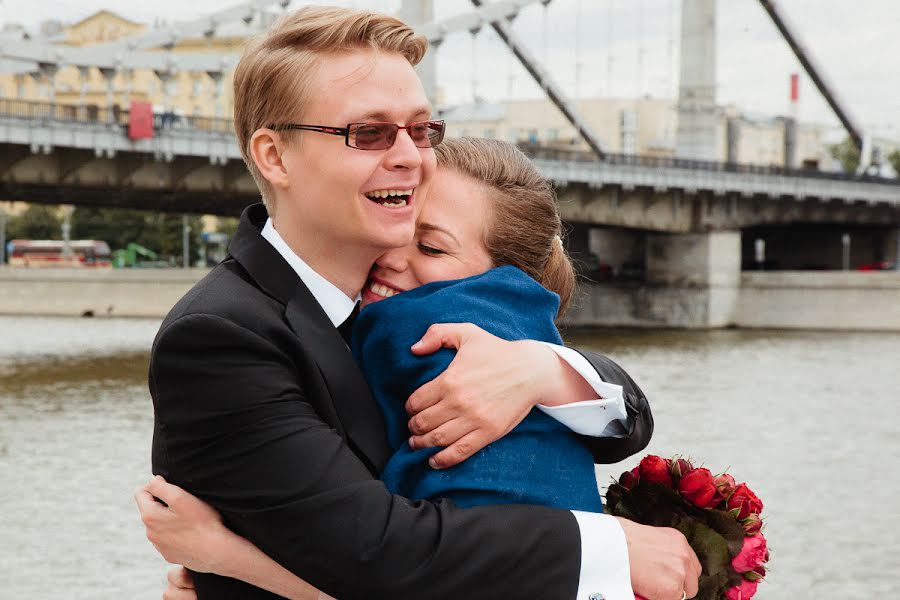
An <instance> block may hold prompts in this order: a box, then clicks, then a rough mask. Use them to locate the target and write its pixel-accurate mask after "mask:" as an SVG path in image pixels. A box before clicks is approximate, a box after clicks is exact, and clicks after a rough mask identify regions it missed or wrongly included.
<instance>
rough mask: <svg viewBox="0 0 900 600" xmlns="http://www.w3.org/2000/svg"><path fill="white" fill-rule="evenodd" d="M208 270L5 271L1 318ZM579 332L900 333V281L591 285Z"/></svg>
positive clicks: (95, 306) (79, 310)
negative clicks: (646, 329)
mask: <svg viewBox="0 0 900 600" xmlns="http://www.w3.org/2000/svg"><path fill="white" fill-rule="evenodd" d="M208 272H209V270H208V269H16V268H3V269H0V314H5V315H20V316H96V317H107V316H112V317H157V318H162V317H164V316H165V315H166V313H167V312H168V311H169V309H170V308H171V307H172V305H174V304H175V302H177V301H178V299H179V298H181V296H183V295H184V294H185V292H187V291H188V290H189V289H190V288H191V286H193V285H194V284H195V283H196V282H197V281H199V280H200V279H201V278H202V277H203V276H204V275H206V273H208ZM580 292H581V294H580V300H579V301H578V302H577V303H576V306H575V307H574V308H573V309H572V310H570V313H569V315H568V316H567V318H566V320H565V324H566V325H567V326H574V327H584V326H587V327H650V328H687V329H695V328H698V327H697V325H696V324H697V323H705V322H709V321H710V319H709V318H708V315H710V314H716V315H717V318H716V320H715V322H716V323H717V327H699V328H718V327H738V328H751V329H760V328H762V329H769V328H775V329H813V330H856V331H900V272H895V271H885V272H852V271H851V272H842V271H773V272H744V273H741V276H740V281H739V285H737V286H733V285H723V286H721V287H717V286H716V285H715V284H713V285H711V286H705V287H697V286H691V285H678V284H677V283H673V284H670V285H650V284H646V283H640V282H627V283H584V284H582V286H581V290H580Z"/></svg>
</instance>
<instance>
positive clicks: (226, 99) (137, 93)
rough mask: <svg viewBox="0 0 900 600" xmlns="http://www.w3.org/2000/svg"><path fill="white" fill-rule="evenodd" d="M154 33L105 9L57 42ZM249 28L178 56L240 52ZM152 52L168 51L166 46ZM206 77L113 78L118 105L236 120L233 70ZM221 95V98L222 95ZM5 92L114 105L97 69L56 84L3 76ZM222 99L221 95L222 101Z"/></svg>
mask: <svg viewBox="0 0 900 600" xmlns="http://www.w3.org/2000/svg"><path fill="white" fill-rule="evenodd" d="M148 31H150V28H149V26H148V25H146V24H143V23H135V22H134V21H130V20H128V19H125V18H124V17H122V16H120V15H117V14H116V13H114V12H112V11H109V10H101V11H99V12H97V13H95V14H93V15H91V16H89V17H87V18H85V19H83V20H81V21H79V22H77V23H74V24H72V25H68V26H65V27H63V30H62V33H61V35H60V36H58V39H56V40H54V43H56V44H59V45H61V46H77V47H84V46H91V45H95V44H103V43H108V42H115V41H118V40H121V39H123V38H128V37H132V36H136V35H141V34H144V33H147V32H148ZM249 33H252V32H251V31H250V30H249V29H248V28H247V27H246V26H241V25H234V26H223V28H222V29H221V31H217V32H216V35H213V36H210V37H208V38H206V37H204V38H201V39H185V40H182V41H181V42H179V43H178V44H176V45H175V46H173V47H172V49H171V50H172V51H173V52H175V53H185V52H207V53H215V54H222V53H226V54H239V53H240V52H241V49H242V47H243V44H244V41H245V40H246V39H247V35H248V34H249ZM151 51H158V52H165V51H166V50H164V49H162V48H157V49H154V50H151ZM216 88H217V85H216V83H215V82H214V81H213V79H212V78H211V77H210V76H209V75H207V74H206V73H190V72H186V71H181V72H177V73H175V75H174V76H173V77H172V78H171V80H170V81H169V82H168V83H165V82H164V81H162V80H161V79H160V78H159V77H158V76H157V75H156V74H155V73H153V72H152V71H150V70H130V69H123V70H121V71H120V72H118V73H117V74H116V75H115V77H114V79H113V94H112V100H113V104H115V105H118V106H119V107H120V108H127V107H128V105H129V103H130V102H131V101H132V100H140V101H147V102H151V103H153V104H154V106H155V108H156V109H157V110H159V111H162V110H173V111H174V112H176V113H179V114H184V115H197V116H204V117H217V116H218V117H226V118H230V116H231V113H232V107H233V103H232V93H231V72H230V71H229V72H228V73H226V75H225V77H224V78H222V81H221V83H220V84H219V90H217V89H216ZM217 92H218V94H217ZM0 94H2V95H3V97H5V98H14V99H18V100H35V101H50V100H54V101H55V102H56V103H58V104H68V105H75V106H80V105H83V106H91V105H94V106H97V107H98V108H99V109H101V110H102V109H104V108H105V107H106V106H107V103H108V95H107V94H108V91H107V84H106V80H105V79H104V77H103V76H102V75H101V73H100V71H99V70H98V69H96V68H91V69H79V68H77V67H63V68H61V69H60V70H59V71H58V72H57V73H56V74H55V75H54V77H53V85H52V86H51V85H50V84H49V82H48V81H46V80H45V79H44V78H43V77H42V76H41V75H40V74H39V73H19V74H14V73H4V74H0ZM217 95H218V96H219V98H218V100H217Z"/></svg>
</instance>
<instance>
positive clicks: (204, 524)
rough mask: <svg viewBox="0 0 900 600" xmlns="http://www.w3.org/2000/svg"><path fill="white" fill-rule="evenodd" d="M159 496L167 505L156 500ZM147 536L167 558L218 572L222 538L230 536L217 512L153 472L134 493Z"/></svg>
mask: <svg viewBox="0 0 900 600" xmlns="http://www.w3.org/2000/svg"><path fill="white" fill-rule="evenodd" d="M156 499H159V500H162V501H163V502H165V504H167V505H168V506H164V505H163V504H160V503H159V502H157V500H156ZM134 500H135V502H136V503H137V505H138V510H140V512H141V520H142V521H143V522H144V526H145V527H146V528H147V539H149V540H150V542H151V543H152V544H153V546H154V547H155V548H156V550H157V552H159V553H160V554H161V555H162V557H163V558H164V559H166V561H167V562H170V563H172V564H177V565H185V566H186V567H188V568H189V569H191V570H193V571H197V572H201V573H219V574H224V573H223V572H222V569H223V563H224V562H225V560H224V559H223V560H219V559H218V558H217V555H218V554H217V548H221V547H222V546H223V544H222V543H221V542H222V540H224V539H226V538H228V537H229V536H234V535H235V534H233V533H232V532H230V531H229V530H228V529H227V528H226V527H225V525H224V524H223V523H222V517H221V515H219V513H218V512H216V510H215V509H214V508H212V507H211V506H209V505H208V504H206V503H205V502H203V501H202V500H200V499H199V498H197V497H195V496H192V495H191V494H189V493H187V492H186V491H184V490H183V489H181V488H180V487H178V486H175V485H172V484H170V483H167V482H166V480H165V479H163V478H162V477H159V476H156V477H154V478H153V479H151V480H150V482H149V483H148V484H147V485H145V486H144V487H142V488H139V489H138V490H137V491H136V492H135V494H134Z"/></svg>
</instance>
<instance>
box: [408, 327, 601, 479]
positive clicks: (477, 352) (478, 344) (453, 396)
mask: <svg viewBox="0 0 900 600" xmlns="http://www.w3.org/2000/svg"><path fill="white" fill-rule="evenodd" d="M440 348H455V349H457V354H456V357H455V358H454V359H453V362H451V363H450V366H449V367H448V368H447V370H446V371H444V372H443V373H442V374H441V375H440V376H438V377H436V378H435V379H434V380H432V381H430V382H429V383H426V384H425V385H423V386H422V387H420V388H419V389H418V390H416V391H415V392H414V393H413V395H412V396H410V398H409V400H408V401H407V403H406V412H407V413H409V415H410V420H409V430H410V432H411V433H412V434H413V435H412V437H410V439H409V445H410V447H411V448H412V449H413V450H418V449H421V448H431V447H434V446H446V448H445V449H444V450H442V451H441V452H439V453H437V454H435V455H434V456H432V457H431V460H430V461H429V463H430V464H431V466H432V467H433V468H447V467H452V466H453V465H456V464H459V463H461V462H462V461H464V460H466V459H467V458H469V457H470V456H472V455H473V454H475V453H476V452H477V451H479V450H481V449H482V448H484V447H485V446H487V445H488V444H490V443H492V442H494V441H496V440H498V439H500V438H501V437H503V436H504V435H506V434H507V433H509V432H510V431H511V430H512V429H513V428H514V427H515V426H516V425H518V424H519V423H520V422H521V421H522V419H524V418H525V416H526V415H527V414H528V413H529V411H531V409H532V408H533V407H534V406H535V405H536V404H539V403H542V402H544V401H545V400H547V399H548V398H550V397H553V396H554V395H557V394H555V389H554V385H557V384H558V383H559V382H560V381H563V380H565V377H564V375H565V369H566V368H569V367H568V365H567V364H565V363H564V361H561V360H560V358H559V357H558V356H557V354H556V353H555V352H554V351H553V350H552V349H550V348H549V347H547V346H546V345H544V344H541V343H539V342H534V341H518V342H509V341H506V340H502V339H500V338H498V337H496V336H494V335H491V334H490V333H488V332H486V331H484V330H483V329H481V328H479V327H476V326H475V325H472V324H468V323H443V324H438V325H432V326H431V327H430V328H429V329H428V331H427V332H426V333H425V336H424V337H423V338H422V340H421V341H419V342H418V343H417V344H416V345H415V346H413V347H412V351H413V353H414V354H418V355H422V354H431V353H433V352H436V351H437V350H439V349H440ZM569 369H570V370H572V369H571V368H569ZM573 371H574V370H573ZM576 376H577V373H576ZM585 385H587V384H585ZM588 394H589V395H588V396H586V397H582V398H580V399H586V398H590V397H594V396H592V395H590V394H593V390H590V392H589V393H588Z"/></svg>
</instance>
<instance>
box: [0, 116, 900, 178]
mask: <svg viewBox="0 0 900 600" xmlns="http://www.w3.org/2000/svg"><path fill="white" fill-rule="evenodd" d="M0 117H9V118H16V119H22V120H31V121H36V122H44V123H49V122H62V123H84V124H94V125H104V124H106V125H113V126H116V127H122V128H127V127H128V117H129V111H128V110H127V109H123V108H120V107H119V105H113V107H112V109H110V108H109V107H106V106H98V105H96V104H80V105H79V104H59V103H50V102H37V101H32V100H14V99H9V98H0ZM153 128H154V130H155V131H157V132H163V131H168V130H177V131H184V132H189V131H196V132H204V133H214V134H221V135H234V122H233V121H232V120H231V119H222V118H213V117H196V116H184V115H179V114H176V113H174V112H163V113H155V114H154V115H153ZM519 148H521V149H522V151H523V152H525V154H527V155H528V156H529V157H531V158H536V159H550V160H559V161H569V162H576V163H603V164H607V165H623V166H639V167H650V168H667V169H685V170H691V171H706V172H720V173H746V174H754V175H767V176H774V177H792V178H807V179H808V178H814V179H824V180H833V181H848V182H856V183H877V184H886V185H894V186H898V187H900V179H889V178H886V177H879V176H875V175H848V174H846V173H837V172H828V171H819V170H818V169H788V168H785V167H779V166H762V165H749V164H742V163H729V162H715V161H705V160H691V159H684V158H671V157H661V156H644V155H640V154H614V153H607V154H606V155H605V157H604V159H603V160H602V161H598V159H597V156H596V155H595V154H594V153H592V152H589V151H585V150H576V149H566V148H552V147H547V146H541V145H535V144H519Z"/></svg>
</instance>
